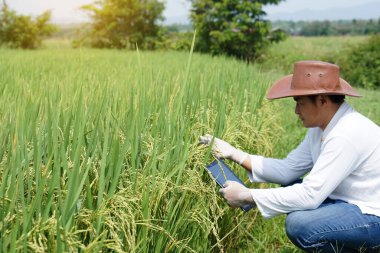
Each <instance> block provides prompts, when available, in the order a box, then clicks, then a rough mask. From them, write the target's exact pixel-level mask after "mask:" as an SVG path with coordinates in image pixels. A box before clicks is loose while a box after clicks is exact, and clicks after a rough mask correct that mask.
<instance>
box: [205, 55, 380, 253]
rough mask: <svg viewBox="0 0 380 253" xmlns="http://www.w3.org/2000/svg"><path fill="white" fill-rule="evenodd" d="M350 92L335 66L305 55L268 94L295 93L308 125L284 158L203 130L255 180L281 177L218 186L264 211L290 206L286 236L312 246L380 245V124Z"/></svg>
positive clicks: (234, 201) (232, 199)
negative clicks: (266, 185)
mask: <svg viewBox="0 0 380 253" xmlns="http://www.w3.org/2000/svg"><path fill="white" fill-rule="evenodd" d="M345 96H353V97H359V96H360V95H359V94H358V93H357V92H356V91H355V90H354V89H353V88H352V87H351V86H350V85H349V84H348V83H347V82H346V81H345V80H343V79H342V78H340V77H339V67H338V66H336V65H334V64H330V63H326V62H320V61H300V62H297V63H295V65H294V72H293V75H289V76H286V77H284V78H282V79H280V80H278V81H277V82H275V83H274V85H273V86H272V88H271V89H270V91H269V94H268V99H278V98H284V97H293V98H294V100H295V102H296V107H295V113H296V114H297V115H298V116H299V118H300V119H301V121H302V123H303V125H304V126H305V127H307V128H309V130H308V132H307V134H306V137H305V139H304V140H303V141H302V143H301V144H300V145H299V146H298V147H297V148H296V149H294V150H293V151H292V152H291V153H289V155H288V156H287V157H286V158H285V159H282V160H280V159H273V158H264V157H262V156H258V155H249V154H247V153H245V152H243V151H241V150H238V149H236V148H234V147H233V146H231V145H230V144H228V143H227V142H225V141H223V140H220V139H217V138H214V140H213V141H212V139H213V137H212V136H210V135H206V136H201V137H200V142H201V143H203V144H211V143H212V144H213V146H212V150H213V152H214V153H215V155H217V156H218V157H220V158H228V159H231V160H233V161H235V162H237V163H239V164H241V165H242V166H243V167H244V168H245V169H246V170H247V172H248V175H249V178H250V180H251V181H252V182H272V183H277V184H280V185H283V187H279V188H271V189H247V188H246V187H244V186H242V185H240V184H238V183H236V182H232V181H227V182H226V184H225V185H224V188H223V189H221V190H220V193H221V194H222V195H223V197H224V198H225V200H226V201H227V203H228V204H229V205H230V206H232V207H239V206H242V205H244V204H247V203H255V204H256V206H257V207H258V209H259V210H260V212H261V214H262V215H263V216H264V217H265V218H271V217H274V216H277V215H280V214H287V218H286V233H287V235H288V237H289V239H290V240H291V241H292V242H293V243H294V244H295V245H296V246H297V247H299V248H301V249H303V250H305V251H308V252H359V250H367V251H365V252H372V251H373V252H379V251H380V128H379V126H377V125H376V124H375V123H373V122H372V121H370V120H369V119H368V118H366V117H364V116H363V115H361V114H360V113H358V112H356V111H355V110H354V109H353V108H352V107H351V106H350V105H348V104H347V103H346V102H345V101H344V98H345ZM301 177H303V179H302V180H300V178H301ZM285 185H287V186H285Z"/></svg>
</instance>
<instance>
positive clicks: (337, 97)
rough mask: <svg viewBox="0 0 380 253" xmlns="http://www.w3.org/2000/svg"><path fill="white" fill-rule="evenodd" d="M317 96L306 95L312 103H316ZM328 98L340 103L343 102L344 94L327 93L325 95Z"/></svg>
mask: <svg viewBox="0 0 380 253" xmlns="http://www.w3.org/2000/svg"><path fill="white" fill-rule="evenodd" d="M317 96H318V95H310V96H307V97H308V98H309V99H310V100H311V101H312V102H313V103H314V104H315V103H316V101H317ZM326 96H327V97H328V98H329V99H330V100H331V102H333V103H334V104H341V103H343V102H344V100H345V98H346V96H345V95H334V94H333V95H329V94H327V95H326Z"/></svg>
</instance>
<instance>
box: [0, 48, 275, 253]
mask: <svg viewBox="0 0 380 253" xmlns="http://www.w3.org/2000/svg"><path fill="white" fill-rule="evenodd" d="M1 55H2V58H1V60H0V61H1V62H0V66H1V67H0V68H1V70H2V73H3V74H2V75H1V77H0V86H1V94H2V100H1V102H0V120H1V122H2V125H3V127H2V128H1V130H0V135H1V137H2V138H1V143H0V155H1V156H0V158H1V163H0V175H1V187H0V199H1V205H0V218H1V219H0V220H1V221H2V222H1V225H0V231H1V235H2V236H1V237H0V238H1V239H0V248H1V250H2V251H12V250H17V251H28V250H30V251H41V250H47V251H53V252H56V251H57V252H63V251H74V250H75V249H79V250H80V251H120V252H123V251H124V252H163V251H164V252H182V251H185V252H187V251H190V252H191V251H194V252H202V251H203V252H204V251H214V252H220V251H228V252H231V251H235V250H237V249H239V248H244V247H248V246H249V245H250V247H252V245H255V242H254V241H252V240H251V239H250V238H251V237H252V230H253V228H254V224H255V219H256V218H255V217H257V215H258V214H257V211H253V212H250V213H248V214H245V215H242V213H241V211H240V210H231V209H229V208H228V206H227V205H226V204H225V203H224V202H223V201H222V200H221V199H220V197H219V195H218V194H217V188H216V187H215V185H214V184H213V182H212V180H211V179H210V178H209V176H208V175H207V173H206V172H205V169H204V166H205V165H206V164H207V163H209V162H211V160H212V159H211V157H210V150H208V149H207V148H205V147H202V146H199V145H198V137H199V136H200V135H202V134H205V133H211V134H215V135H217V136H219V137H221V138H224V139H226V140H227V141H230V142H232V143H233V144H235V145H237V146H239V147H241V148H244V149H246V150H249V151H251V152H260V153H265V154H271V152H272V145H271V140H272V139H273V138H275V136H276V134H275V133H274V134H272V133H270V131H269V129H270V127H271V120H270V119H269V120H265V119H266V115H267V114H270V108H269V107H268V106H267V105H266V103H264V100H263V97H264V94H265V92H266V89H267V85H268V83H269V82H268V80H267V77H266V76H265V75H262V74H261V73H259V72H258V71H257V70H256V69H255V68H254V67H252V66H247V65H246V64H244V63H241V62H238V61H234V60H230V59H226V58H212V57H209V56H200V55H193V58H192V59H191V61H189V55H188V54H186V53H159V52H158V53H150V52H144V53H137V52H124V51H113V50H104V51H102V50H92V49H78V50H73V49H70V48H65V47H63V48H57V47H56V46H54V47H53V48H47V49H43V50H38V51H18V50H7V49H1ZM248 137H254V138H251V139H250V138H248ZM241 140H248V141H246V142H242V141H241ZM241 174H242V175H243V173H241ZM237 240H238V241H239V242H240V243H239V244H236V241H237Z"/></svg>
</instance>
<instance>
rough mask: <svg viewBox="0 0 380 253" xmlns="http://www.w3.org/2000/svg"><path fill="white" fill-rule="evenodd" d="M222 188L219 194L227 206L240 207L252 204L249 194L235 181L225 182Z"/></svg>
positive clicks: (248, 191) (247, 190) (246, 189)
mask: <svg viewBox="0 0 380 253" xmlns="http://www.w3.org/2000/svg"><path fill="white" fill-rule="evenodd" d="M223 187H224V188H221V189H220V191H219V192H220V194H222V196H223V197H224V199H225V200H226V201H227V203H228V205H229V206H231V207H241V206H244V205H246V204H252V203H253V199H252V195H251V192H250V190H249V189H248V188H247V187H245V186H244V185H242V184H240V183H238V182H235V181H227V182H226V183H225V184H224V185H223Z"/></svg>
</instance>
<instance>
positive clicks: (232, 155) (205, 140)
mask: <svg viewBox="0 0 380 253" xmlns="http://www.w3.org/2000/svg"><path fill="white" fill-rule="evenodd" d="M213 138H214V142H213V145H212V153H213V154H214V155H215V156H216V157H218V158H227V159H230V160H233V161H235V162H237V163H239V164H242V163H243V162H244V161H245V159H246V158H247V156H248V154H247V153H245V152H243V151H241V150H240V149H237V148H235V147H233V146H232V145H231V144H229V143H228V142H225V141H223V140H221V139H218V138H215V137H213V136H211V135H209V134H206V135H205V136H200V137H199V143H200V144H205V145H210V144H211V142H212V139H213Z"/></svg>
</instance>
